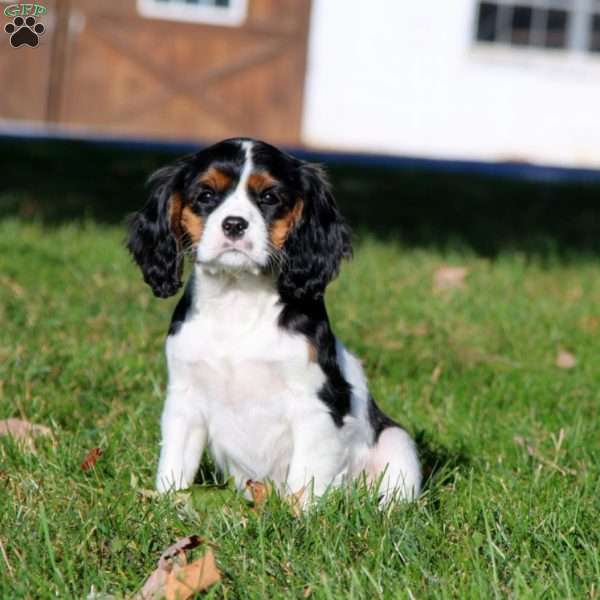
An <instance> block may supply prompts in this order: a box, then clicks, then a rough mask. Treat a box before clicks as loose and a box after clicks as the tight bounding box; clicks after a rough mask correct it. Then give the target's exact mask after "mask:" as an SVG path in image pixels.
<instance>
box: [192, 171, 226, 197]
mask: <svg viewBox="0 0 600 600" xmlns="http://www.w3.org/2000/svg"><path fill="white" fill-rule="evenodd" d="M198 183H199V184H200V185H205V186H207V187H210V188H212V189H213V190H215V191H216V192H223V191H225V190H226V189H228V188H229V187H231V185H232V183H233V180H232V178H231V176H230V175H228V174H227V173H223V171H220V170H219V169H217V168H216V167H209V168H208V169H207V170H206V171H205V172H204V173H202V175H200V177H199V178H198Z"/></svg>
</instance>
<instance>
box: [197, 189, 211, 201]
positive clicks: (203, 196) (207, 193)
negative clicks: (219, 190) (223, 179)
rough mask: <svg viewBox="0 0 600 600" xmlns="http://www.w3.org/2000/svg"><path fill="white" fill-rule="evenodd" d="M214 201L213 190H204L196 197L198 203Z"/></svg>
mask: <svg viewBox="0 0 600 600" xmlns="http://www.w3.org/2000/svg"><path fill="white" fill-rule="evenodd" d="M214 199H215V193H214V192H213V190H209V189H205V190H202V191H201V192H200V194H199V195H198V202H210V201H211V200H214Z"/></svg>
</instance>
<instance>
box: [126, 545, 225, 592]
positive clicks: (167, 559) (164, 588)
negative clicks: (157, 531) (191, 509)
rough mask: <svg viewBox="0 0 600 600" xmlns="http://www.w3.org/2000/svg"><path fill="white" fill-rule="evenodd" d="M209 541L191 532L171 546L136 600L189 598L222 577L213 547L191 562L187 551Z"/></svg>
mask: <svg viewBox="0 0 600 600" xmlns="http://www.w3.org/2000/svg"><path fill="white" fill-rule="evenodd" d="M204 543H206V540H205V539H204V538H202V537H200V536H198V535H190V536H187V537H185V538H182V539H180V540H178V541H177V542H176V543H175V544H173V545H172V546H169V548H167V549H166V550H165V551H164V552H163V553H162V555H161V557H160V559H159V561H158V567H157V569H156V570H155V571H154V572H153V573H152V574H151V575H150V577H148V579H147V580H146V583H145V584H144V587H143V588H142V590H141V591H140V592H139V593H138V594H136V595H135V596H134V597H133V600H159V598H166V599H167V600H187V599H188V598H191V597H192V596H194V595H195V594H197V593H198V592H202V591H204V590H206V589H208V588H209V587H210V586H211V585H214V584H215V583H218V582H219V581H220V580H221V573H220V572H219V569H218V568H217V565H216V562H215V556H214V553H213V551H212V548H210V547H209V548H208V549H207V550H206V552H205V553H204V555H203V556H201V557H200V558H198V559H197V560H195V561H193V562H191V563H189V564H188V562H187V557H186V554H185V552H186V550H192V549H193V548H196V547H197V546H200V545H201V544H204Z"/></svg>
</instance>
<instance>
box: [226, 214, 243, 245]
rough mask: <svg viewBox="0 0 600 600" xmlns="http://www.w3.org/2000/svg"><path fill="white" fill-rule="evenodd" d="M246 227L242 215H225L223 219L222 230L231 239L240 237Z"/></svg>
mask: <svg viewBox="0 0 600 600" xmlns="http://www.w3.org/2000/svg"><path fill="white" fill-rule="evenodd" d="M246 229H248V221H246V219H242V217H227V218H226V219H225V220H224V221H223V231H224V233H225V235H226V236H227V237H228V238H230V239H232V240H236V239H237V238H241V237H242V236H243V235H244V231H246Z"/></svg>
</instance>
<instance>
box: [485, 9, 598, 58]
mask: <svg viewBox="0 0 600 600" xmlns="http://www.w3.org/2000/svg"><path fill="white" fill-rule="evenodd" d="M599 8H600V0H593V2H592V0H590V1H589V2H585V1H582V2H573V1H572V0H535V1H533V0H514V1H511V0H496V1H495V2H492V1H487V2H479V3H478V10H477V22H476V32H475V38H476V40H477V41H478V42H483V43H487V44H495V45H496V44H501V45H507V46H519V47H525V48H529V47H535V48H552V49H575V50H589V51H591V52H600V10H599Z"/></svg>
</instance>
